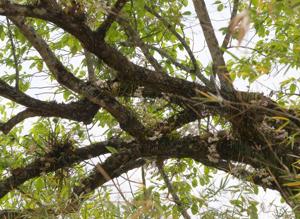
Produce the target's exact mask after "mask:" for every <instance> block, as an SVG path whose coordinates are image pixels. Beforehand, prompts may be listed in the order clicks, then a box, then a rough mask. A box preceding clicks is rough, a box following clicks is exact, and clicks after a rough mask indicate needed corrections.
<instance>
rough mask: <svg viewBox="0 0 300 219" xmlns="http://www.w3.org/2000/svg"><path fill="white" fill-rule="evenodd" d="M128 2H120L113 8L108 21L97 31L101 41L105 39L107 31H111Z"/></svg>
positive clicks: (120, 0)
mask: <svg viewBox="0 0 300 219" xmlns="http://www.w3.org/2000/svg"><path fill="white" fill-rule="evenodd" d="M127 2H128V0H118V1H117V2H116V3H115V5H114V6H113V8H112V9H111V10H110V11H109V13H108V16H107V18H106V20H105V21H104V22H103V23H102V24H101V25H100V26H99V27H98V29H97V30H96V33H97V34H98V35H99V36H100V38H101V39H104V37H105V35H106V33H107V31H108V30H109V28H110V27H111V25H112V24H113V22H115V21H116V19H117V17H118V16H119V14H120V11H121V10H122V8H123V7H124V6H125V4H126V3H127Z"/></svg>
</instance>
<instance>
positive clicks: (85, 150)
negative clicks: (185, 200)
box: [0, 139, 131, 198]
mask: <svg viewBox="0 0 300 219" xmlns="http://www.w3.org/2000/svg"><path fill="white" fill-rule="evenodd" d="M107 146H110V147H114V148H116V149H117V150H118V149H119V148H121V147H129V148H130V147H131V146H130V144H129V143H126V142H124V141H122V140H120V139H111V140H108V141H103V142H98V143H94V144H91V145H89V146H85V147H82V148H78V149H75V150H68V148H63V151H60V152H59V153H57V152H55V151H51V152H49V153H47V154H45V155H44V156H43V157H41V158H37V159H36V160H34V161H33V162H32V163H30V164H28V165H27V166H25V167H20V168H16V169H14V170H12V175H11V176H10V177H8V178H6V179H4V180H1V181H0V198H2V197H3V196H5V195H6V194H7V193H8V192H10V191H12V190H13V189H16V188H17V187H18V186H20V185H21V184H23V183H24V182H26V181H27V180H29V179H32V178H35V177H38V176H40V175H41V174H42V173H49V172H53V171H56V170H58V169H60V168H65V167H70V166H72V165H74V164H76V163H79V162H81V161H84V160H87V159H90V158H93V157H97V156H100V155H102V154H106V153H110V152H109V151H108V150H107V148H106V147H107ZM64 150H65V151H64Z"/></svg>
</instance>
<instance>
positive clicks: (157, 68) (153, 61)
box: [118, 19, 163, 72]
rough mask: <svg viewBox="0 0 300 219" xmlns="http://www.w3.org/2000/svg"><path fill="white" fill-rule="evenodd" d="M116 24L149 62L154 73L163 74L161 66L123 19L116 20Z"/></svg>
mask: <svg viewBox="0 0 300 219" xmlns="http://www.w3.org/2000/svg"><path fill="white" fill-rule="evenodd" d="M118 22H119V23H120V24H121V25H122V26H123V27H124V30H125V32H126V33H127V34H128V36H129V38H130V39H131V41H132V42H133V43H134V44H135V45H137V46H138V47H139V48H140V49H141V50H142V52H143V54H144V55H145V57H146V59H147V60H148V61H149V62H150V64H151V65H152V66H153V67H154V69H155V71H157V72H163V69H162V67H161V65H160V64H159V63H158V61H157V60H156V59H155V58H154V57H153V56H152V55H151V54H150V52H149V49H148V46H147V45H146V44H145V43H144V42H143V41H142V39H141V38H140V36H139V34H138V32H137V31H135V30H134V29H133V28H132V27H131V26H130V24H129V23H128V21H126V20H124V19H118Z"/></svg>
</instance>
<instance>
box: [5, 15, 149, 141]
mask: <svg viewBox="0 0 300 219" xmlns="http://www.w3.org/2000/svg"><path fill="white" fill-rule="evenodd" d="M10 19H11V20H12V21H13V22H14V23H15V24H16V25H17V26H18V27H19V29H20V30H21V32H22V33H23V34H24V36H25V37H26V38H27V39H28V40H29V41H30V42H31V44H32V45H33V46H34V47H35V49H36V50H37V51H38V52H39V53H40V55H41V57H42V58H43V60H44V61H45V63H46V64H47V66H48V68H49V69H50V71H51V72H52V73H53V75H54V76H55V78H56V80H57V81H58V82H59V83H60V84H62V85H64V86H66V87H67V88H69V89H71V90H73V91H75V92H77V93H79V94H82V95H84V96H85V97H86V98H88V99H89V100H90V101H91V102H93V103H95V104H98V105H99V106H101V107H103V108H104V109H106V110H107V111H108V112H110V113H111V114H112V115H113V116H114V117H115V118H116V119H117V120H118V122H119V123H120V126H121V128H122V129H124V130H125V131H128V133H130V134H131V135H132V136H134V137H137V138H139V139H141V140H142V139H145V138H146V136H147V134H145V133H150V131H146V130H145V127H144V126H143V125H142V124H141V123H140V122H139V121H138V119H137V118H136V117H135V115H134V113H133V112H132V111H130V110H129V109H127V108H126V107H124V106H123V105H122V104H120V103H119V102H118V101H117V100H116V99H115V98H114V97H113V96H112V95H111V94H110V93H108V92H107V91H105V90H100V89H99V88H98V87H96V86H94V85H93V84H87V83H85V82H83V81H81V80H80V79H78V78H76V77H75V76H74V75H73V74H72V73H70V72H69V71H68V70H67V69H66V68H65V67H64V65H63V64H62V63H61V62H60V61H59V60H58V58H57V57H56V56H55V54H54V53H53V52H52V51H51V50H50V48H49V46H48V45H47V44H46V42H45V41H44V40H43V39H42V38H41V37H40V36H38V35H37V34H36V33H35V31H34V30H33V28H31V27H29V26H27V25H26V24H25V21H24V19H23V18H21V17H11V18H10Z"/></svg>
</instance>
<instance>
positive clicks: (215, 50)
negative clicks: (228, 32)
mask: <svg viewBox="0 0 300 219" xmlns="http://www.w3.org/2000/svg"><path fill="white" fill-rule="evenodd" d="M193 3H194V7H195V10H196V13H197V16H198V19H199V21H200V24H201V27H202V30H203V34H204V37H205V40H206V42H207V45H208V49H209V51H210V54H211V57H212V60H213V64H214V66H215V72H214V74H217V75H218V78H219V80H220V82H221V89H223V90H224V91H228V92H233V91H234V88H233V85H232V81H231V79H230V75H229V73H228V71H227V69H226V64H225V61H224V58H223V53H222V51H221V49H220V47H219V43H218V40H217V37H216V35H215V32H214V28H213V26H212V23H211V20H210V18H209V14H208V12H207V8H206V5H205V2H204V0H193Z"/></svg>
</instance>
